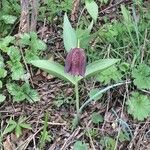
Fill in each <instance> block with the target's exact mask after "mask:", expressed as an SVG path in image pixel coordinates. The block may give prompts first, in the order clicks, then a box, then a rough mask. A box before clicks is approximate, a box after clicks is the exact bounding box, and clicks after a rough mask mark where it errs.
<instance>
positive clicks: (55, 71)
mask: <svg viewBox="0 0 150 150" xmlns="http://www.w3.org/2000/svg"><path fill="white" fill-rule="evenodd" d="M31 64H32V65H34V66H36V67H38V68H40V69H42V70H44V71H46V72H48V73H50V74H51V75H54V76H56V77H59V78H61V79H64V80H67V81H70V82H71V83H73V84H75V79H74V77H73V76H71V75H69V74H67V73H65V72H64V67H63V66H62V65H60V64H58V63H56V62H53V61H49V60H34V61H31Z"/></svg>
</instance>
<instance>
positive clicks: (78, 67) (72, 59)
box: [65, 48, 86, 76]
mask: <svg viewBox="0 0 150 150" xmlns="http://www.w3.org/2000/svg"><path fill="white" fill-rule="evenodd" d="M85 70H86V55H85V52H84V50H83V49H81V48H73V49H71V50H70V51H69V53H68V55H67V57H66V61H65V72H67V73H70V74H71V75H81V76H84V74H85Z"/></svg>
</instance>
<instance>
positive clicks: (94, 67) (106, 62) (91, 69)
mask: <svg viewBox="0 0 150 150" xmlns="http://www.w3.org/2000/svg"><path fill="white" fill-rule="evenodd" d="M118 61H119V59H101V60H98V61H96V62H93V63H91V64H89V65H88V66H87V67H86V73H85V78H87V77H90V76H93V75H96V74H97V73H99V72H100V71H102V70H104V69H106V68H108V67H110V66H112V65H114V64H115V63H117V62H118Z"/></svg>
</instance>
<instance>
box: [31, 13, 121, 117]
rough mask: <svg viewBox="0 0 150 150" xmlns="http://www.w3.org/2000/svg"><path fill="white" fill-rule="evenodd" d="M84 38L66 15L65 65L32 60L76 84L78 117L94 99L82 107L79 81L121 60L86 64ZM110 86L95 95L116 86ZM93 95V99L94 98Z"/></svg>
mask: <svg viewBox="0 0 150 150" xmlns="http://www.w3.org/2000/svg"><path fill="white" fill-rule="evenodd" d="M92 25H93V21H92V22H91V24H90V25H89V28H87V29H85V34H86V36H87V33H88V34H89V35H90V30H91V27H92ZM83 39H84V34H83V35H82V36H81V37H78V36H77V35H76V32H75V30H74V29H73V28H72V26H71V24H70V22H69V19H68V17H67V15H66V14H65V15H64V24H63V41H64V46H65V49H66V51H67V53H68V54H67V57H66V60H65V66H63V65H61V64H59V63H57V62H54V61H50V60H34V61H31V64H33V65H34V66H36V67H39V68H40V69H42V70H44V71H46V72H48V73H50V74H51V75H53V76H56V77H59V78H61V79H63V80H65V81H69V82H71V83H72V84H73V85H74V86H75V95H76V111H77V115H76V116H77V117H76V118H79V114H80V113H81V111H82V109H83V108H84V107H85V106H86V105H88V104H89V102H91V101H92V98H90V99H89V100H87V101H85V103H83V104H82V106H81V107H80V105H79V103H80V102H79V82H80V81H81V80H82V79H86V78H88V77H92V76H95V75H96V74H97V73H99V72H100V71H101V70H104V69H106V68H108V67H110V66H111V65H113V64H115V63H116V62H118V61H119V59H100V60H98V61H96V62H93V63H91V64H88V65H86V64H87V63H86V54H85V51H84V50H83V49H82V48H80V45H79V43H81V42H82V40H83ZM118 85H120V84H116V85H114V86H118ZM114 86H110V87H107V88H105V89H103V90H101V91H100V92H99V93H97V94H96V95H94V96H97V95H99V94H101V93H103V92H105V91H107V90H108V89H110V88H112V87H114ZM94 96H93V99H94Z"/></svg>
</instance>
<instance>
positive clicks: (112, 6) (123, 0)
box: [100, 0, 129, 13]
mask: <svg viewBox="0 0 150 150" xmlns="http://www.w3.org/2000/svg"><path fill="white" fill-rule="evenodd" d="M128 1H129V0H122V1H120V2H118V3H116V4H114V5H111V6H109V7H107V8H105V9H103V10H101V11H100V13H104V12H105V11H107V10H109V9H111V8H114V7H116V6H118V5H120V4H122V3H125V2H128Z"/></svg>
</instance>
